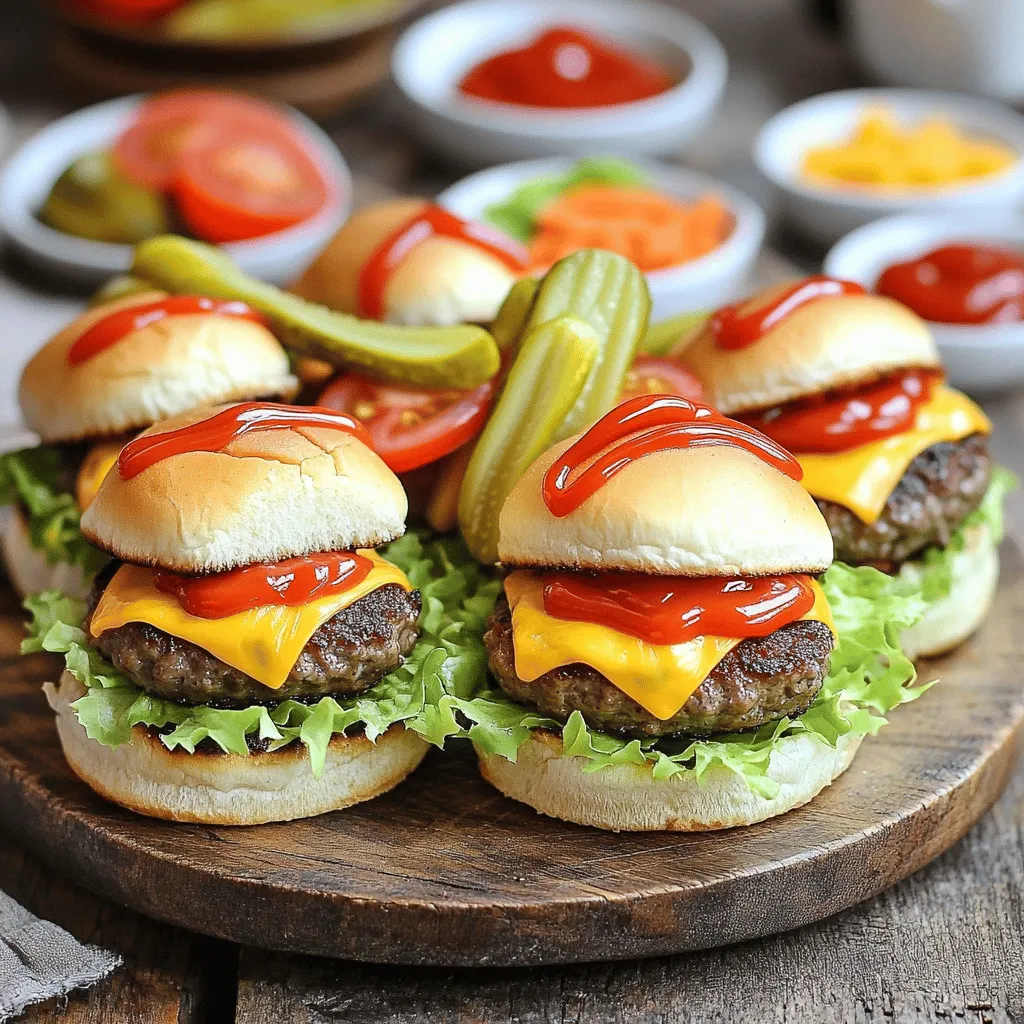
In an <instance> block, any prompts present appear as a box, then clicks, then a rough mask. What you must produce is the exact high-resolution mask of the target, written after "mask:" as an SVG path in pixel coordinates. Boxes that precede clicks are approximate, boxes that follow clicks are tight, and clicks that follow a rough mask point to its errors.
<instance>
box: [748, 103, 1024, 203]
mask: <svg viewBox="0 0 1024 1024" xmlns="http://www.w3.org/2000/svg"><path fill="white" fill-rule="evenodd" d="M872 101H874V102H876V103H877V104H878V105H884V104H885V103H886V101H888V102H889V103H890V104H894V105H898V104H902V103H914V104H919V105H922V106H934V107H938V108H940V109H939V111H938V112H941V113H944V114H947V116H949V119H950V120H951V121H953V122H954V123H955V124H958V125H959V124H960V123H961V120H960V118H958V117H957V112H961V113H963V112H966V111H973V112H976V113H977V114H978V116H979V117H981V118H983V119H984V120H989V121H993V122H999V123H1001V124H1002V125H1003V126H1004V130H1005V132H1006V134H1005V135H1000V136H999V137H1000V141H1002V142H1005V143H1007V144H1008V145H1011V146H1013V148H1014V149H1015V150H1016V151H1017V160H1016V162H1015V163H1013V164H1011V166H1010V167H1008V168H1007V169H1006V170H1005V171H1002V172H1000V173H998V174H993V175H988V176H986V177H985V178H984V179H982V180H980V181H978V182H976V183H974V184H969V185H949V186H938V187H934V188H928V189H927V190H924V189H922V190H920V191H917V190H913V191H912V190H898V189H897V190H893V191H892V192H886V191H882V190H878V191H870V192H864V193H860V192H855V191H850V190H847V189H844V188H843V187H842V186H841V185H836V186H829V185H824V184H823V185H820V186H818V185H812V184H809V183H807V182H806V181H803V180H801V179H799V178H797V177H796V176H794V175H788V174H782V173H779V172H778V171H777V170H776V165H775V161H774V160H773V159H772V156H771V155H770V154H771V152H772V150H771V145H772V142H773V139H774V136H775V134H776V133H777V132H779V131H781V130H782V128H783V127H784V126H788V125H789V124H790V123H792V122H793V121H794V120H798V119H800V118H802V117H804V116H805V115H807V114H808V113H809V112H811V111H816V110H820V109H821V108H823V107H826V108H827V107H828V106H831V105H837V104H843V105H846V104H848V103H857V102H859V103H862V104H864V105H865V106H866V105H868V104H869V103H870V102H872ZM943 105H946V106H948V107H950V108H956V109H955V110H950V111H948V112H947V111H943V110H941V108H942V107H943ZM996 134H997V135H999V133H998V132H996ZM1007 136H1013V137H1012V138H1010V137H1007ZM812 144H813V143H812ZM753 158H754V163H755V164H756V165H757V169H758V170H759V171H760V172H761V173H762V174H763V175H764V176H765V177H766V178H768V180H769V181H771V182H772V184H774V185H776V186H777V187H779V188H781V189H784V190H785V191H787V192H791V193H792V194H794V195H798V196H801V197H803V198H805V199H813V200H818V201H827V202H830V203H833V204H834V205H836V206H843V207H846V208H849V209H858V210H886V209H891V210H896V209H900V210H906V209H908V208H909V209H917V208H921V207H927V206H928V204H929V203H932V202H935V201H936V200H948V199H960V198H962V199H965V200H969V199H978V198H983V197H984V196H986V195H987V194H990V193H996V192H999V191H1000V190H1001V189H1003V188H1005V187H1006V186H1007V185H1008V184H1010V183H1012V182H1014V181H1015V180H1017V181H1020V182H1022V183H1024V115H1021V114H1019V113H1017V111H1015V110H1013V109H1012V108H1011V107H1007V106H1005V105H1003V104H1001V103H999V102H997V101H996V100H990V99H987V98H985V97H982V96H974V95H971V94H969V93H960V92H950V91H944V90H940V89H908V88H900V87H884V86H878V87H864V88H859V89H840V90H836V91H834V92H826V93H821V94H819V95H817V96H810V97H808V98H807V99H803V100H799V101H798V102H796V103H793V104H791V105H790V106H788V107H786V108H785V109H784V110H780V111H779V112H778V113H777V114H775V115H773V116H772V117H770V118H769V119H768V120H767V121H766V122H765V123H764V124H763V125H762V126H761V128H760V130H759V131H758V133H757V136H756V138H755V139H754V144H753Z"/></svg>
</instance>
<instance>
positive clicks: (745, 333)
mask: <svg viewBox="0 0 1024 1024" xmlns="http://www.w3.org/2000/svg"><path fill="white" fill-rule="evenodd" d="M866 294H867V293H866V292H865V291H864V289H863V288H862V287H861V286H860V285H859V284H855V283H854V282H853V281H840V280H839V279H838V278H835V277H825V276H824V275H822V274H816V275H815V276H814V277H805V278H804V279H803V280H802V281H797V283H796V284H794V285H793V286H792V287H790V288H787V289H786V290H785V291H784V292H783V293H782V294H781V295H779V296H777V297H776V298H774V299H772V301H771V302H769V303H766V304H765V305H761V306H757V307H756V308H755V309H752V310H750V312H748V313H741V312H740V310H741V309H743V308H744V307H745V306H746V305H747V304H748V303H747V302H737V303H735V304H734V305H732V306H723V307H722V308H721V309H720V310H718V311H717V312H716V313H715V315H714V316H713V317H712V318H711V333H712V334H713V335H714V338H715V342H716V344H717V345H718V347H719V348H724V349H729V350H730V351H732V350H734V349H739V348H746V347H747V346H748V345H752V344H753V343H754V342H755V341H757V340H758V338H762V337H763V336H764V335H766V334H767V333H768V332H769V331H770V330H771V329H772V328H773V327H775V326H776V325H777V324H779V323H781V322H782V321H783V320H785V319H786V317H787V316H789V315H790V314H791V313H795V312H796V311H797V310H798V309H800V308H801V307H802V306H806V305H807V304H808V303H809V302H815V301H817V300H818V299H828V298H832V297H833V296H835V295H866Z"/></svg>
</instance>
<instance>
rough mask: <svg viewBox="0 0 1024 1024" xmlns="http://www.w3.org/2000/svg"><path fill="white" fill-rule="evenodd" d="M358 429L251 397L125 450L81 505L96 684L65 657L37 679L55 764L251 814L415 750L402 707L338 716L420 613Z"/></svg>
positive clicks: (345, 784)
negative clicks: (392, 548)
mask: <svg viewBox="0 0 1024 1024" xmlns="http://www.w3.org/2000/svg"><path fill="white" fill-rule="evenodd" d="M364 437H365V434H364V433H363V432H362V429H361V427H360V426H359V424H358V423H357V422H356V421H354V420H352V419H351V418H350V417H347V416H344V415H341V414H338V413H334V412H331V411H329V410H324V409H317V408H315V407H305V406H286V405H276V404H273V403H255V402H253V403H244V404H241V405H234V406H227V407H223V408H221V409H219V410H218V409H205V410H200V411H194V412H191V413H187V414H185V415H182V416H178V417H175V418H173V419H170V420H167V421H164V422H162V423H158V424H157V425H155V426H154V427H152V428H150V429H149V430H147V431H145V432H144V433H143V434H141V435H140V436H139V437H137V438H135V439H134V440H133V441H131V442H129V443H128V444H127V445H126V446H125V447H124V448H123V449H122V451H121V453H120V455H119V456H118V460H117V466H116V468H115V469H113V470H111V472H110V473H109V474H108V475H107V477H106V479H105V480H104V481H103V483H102V485H101V486H100V489H99V493H98V494H97V496H96V499H95V501H94V502H93V503H92V504H91V505H90V506H89V508H88V510H87V511H86V513H85V515H84V516H83V517H82V531H83V533H84V534H85V535H86V536H87V537H88V538H89V540H90V541H91V542H92V543H94V544H95V545H96V546H97V547H99V548H102V549H103V550H104V551H106V552H108V553H109V554H110V555H111V556H112V557H113V558H114V559H115V560H116V561H115V562H114V563H112V564H111V566H110V567H108V569H106V570H105V571H104V572H103V573H101V574H100V576H99V577H98V578H97V583H96V586H95V588H94V593H93V595H92V598H91V601H90V605H89V611H88V613H87V615H86V618H85V622H84V633H85V638H84V639H83V643H87V645H88V648H89V649H91V653H90V655H89V659H88V660H89V662H90V664H91V659H92V658H94V657H100V658H103V659H106V660H107V662H108V664H107V669H106V670H105V674H104V672H101V673H100V674H101V675H104V679H105V681H100V682H97V683H96V686H97V687H99V691H101V692H98V691H97V690H96V689H93V688H91V687H88V686H86V685H83V681H82V674H83V669H82V664H83V661H84V660H86V659H82V660H79V661H78V662H77V663H74V662H73V661H72V660H71V659H69V668H70V669H72V670H74V669H77V672H76V673H75V674H73V673H72V671H67V672H65V673H64V675H63V677H62V679H61V683H60V688H59V690H53V689H52V688H51V690H50V693H49V697H50V701H51V706H52V707H53V708H54V710H55V711H56V713H57V730H58V733H59V735H60V740H61V743H62V745H63V748H64V753H65V756H66V757H67V760H68V763H69V764H70V765H71V767H72V769H73V770H74V771H75V773H76V774H78V775H79V776H80V777H81V778H82V779H83V780H84V781H85V782H86V783H88V784H89V785H90V786H92V788H93V789H95V790H96V791H97V792H98V793H100V794H101V795H102V796H104V797H106V798H107V799H109V800H112V801H114V802H115V803H118V804H121V805H123V806H125V807H128V808H131V809H132V810H135V811H138V812H140V813H142V814H148V815H152V816H155V817H161V818H169V819H174V820H182V821H201V822H210V823H217V824H254V823H258V822H265V821H277V820H288V819H292V818H299V817H305V816H309V815H313V814H320V813H323V812H325V811H330V810H335V809H337V808H340V807H346V806H348V805H349V804H353V803H356V802H358V801H360V800H367V799H370V798H371V797H374V796H377V795H378V794H379V793H382V792H384V791H386V790H388V789H390V788H392V787H393V786H395V785H396V784H397V783H399V782H400V781H401V780H402V779H404V778H405V776H406V775H408V774H409V772H411V771H412V770H413V769H414V768H415V767H416V766H417V765H418V764H419V762H420V760H421V759H422V758H423V755H424V753H425V751H426V749H427V744H426V743H425V742H424V741H423V740H422V739H420V737H419V736H418V735H416V733H414V732H412V731H410V730H406V729H405V727H404V726H403V725H402V724H401V721H400V720H397V719H396V722H395V724H393V725H391V727H390V728H387V727H386V726H384V727H382V728H381V729H380V730H379V732H380V734H379V735H377V736H376V737H375V739H376V742H371V738H374V736H373V734H372V733H371V734H370V736H368V735H367V733H368V732H369V729H366V730H365V731H353V732H352V734H351V735H349V734H347V732H346V730H348V729H349V728H350V726H353V725H355V724H356V723H358V722H366V721H367V719H366V718H365V717H362V718H361V717H360V713H361V714H363V715H365V714H366V713H367V712H365V711H362V712H360V710H359V708H358V703H359V702H358V701H357V700H356V698H357V697H363V700H364V701H366V702H372V701H373V699H374V698H373V695H372V694H371V693H369V691H371V689H372V688H373V687H374V685H375V684H377V683H379V682H380V681H381V680H382V678H383V677H385V676H386V675H388V673H391V672H392V671H393V670H395V669H397V668H398V667H399V666H401V665H402V663H403V659H404V657H405V655H406V654H407V653H408V652H409V651H410V650H411V648H412V647H413V645H414V643H415V642H416V638H417V635H418V630H417V618H418V615H419V611H420V596H419V592H418V591H415V590H413V588H412V586H411V585H410V583H409V581H408V580H407V579H406V577H405V575H404V574H403V573H402V572H401V571H400V570H399V569H398V568H397V567H396V566H394V565H392V564H390V563H388V562H386V561H385V560H384V559H383V558H381V557H380V556H379V555H378V554H377V553H376V552H375V551H374V548H375V547H376V546H377V545H379V544H382V543H384V542H386V541H389V540H392V539H394V538H396V537H399V536H401V534H402V533H403V532H404V529H405V513H406V499H405V494H404V492H403V491H402V488H401V486H400V485H399V483H398V480H397V479H396V478H395V476H394V474H392V473H391V472H390V470H388V469H387V467H386V466H385V465H384V464H383V463H382V462H381V460H380V459H379V458H378V456H377V455H375V454H374V453H373V451H371V450H370V449H369V448H368V447H367V446H366V445H365V444H364V443H363V438H364ZM110 666H112V668H111V667H110ZM117 686H121V687H123V688H124V689H123V691H122V692H123V694H124V696H123V697H122V698H121V703H120V705H118V707H114V706H113V705H111V703H110V701H111V695H110V692H109V690H110V688H111V687H117ZM96 701H99V702H100V706H99V707H98V709H97V708H96V707H93V706H92V705H93V704H95V703H96ZM91 702H92V703H91ZM384 714H385V710H384V709H381V711H380V713H379V714H378V715H376V716H375V719H374V720H376V721H378V723H379V722H380V721H381V720H382V718H383V716H384ZM119 730H123V731H119ZM328 740H329V742H328ZM296 741H300V742H296ZM318 744H319V749H318V752H317V753H315V754H314V748H316V747H317V745H318Z"/></svg>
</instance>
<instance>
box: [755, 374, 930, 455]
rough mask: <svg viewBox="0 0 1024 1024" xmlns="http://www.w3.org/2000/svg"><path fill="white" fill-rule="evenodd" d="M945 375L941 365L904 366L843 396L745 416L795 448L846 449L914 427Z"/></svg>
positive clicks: (780, 440)
mask: <svg viewBox="0 0 1024 1024" xmlns="http://www.w3.org/2000/svg"><path fill="white" fill-rule="evenodd" d="M941 380H942V374H941V373H940V372H938V371H936V370H904V371H902V372H900V373H895V374H892V375H891V376H888V377H885V378H883V379H882V380H880V381H876V382H875V383H873V384H869V385H867V387H863V388H858V389H857V390H856V391H850V392H847V393H846V394H841V395H838V396H831V397H828V396H820V397H815V398H812V399H808V400H806V401H802V402H794V403H791V404H789V405H783V406H777V407H776V408H774V409H768V410H767V411H765V412H759V413H757V414H756V415H752V416H751V415H748V416H744V417H743V419H744V421H745V422H746V423H749V424H750V425H751V426H752V427H756V428H757V429H758V430H760V431H761V432H762V433H763V434H767V435H768V437H770V438H772V440H774V441H778V443H779V444H781V445H782V446H783V447H784V448H788V449H789V450H790V451H794V452H804V453H810V452H843V451H847V450H848V449H850V448H859V447H860V446H861V445H862V444H868V443H869V442H871V441H880V440H881V439H882V438H883V437H891V436H892V435H893V434H902V433H904V432H905V431H907V430H910V428H911V427H913V425H914V420H915V419H916V418H917V410H918V409H920V408H921V406H922V405H924V403H925V402H927V401H928V399H929V398H930V397H931V393H932V391H933V390H934V388H935V386H936V385H937V384H938V383H939V382H940V381H941Z"/></svg>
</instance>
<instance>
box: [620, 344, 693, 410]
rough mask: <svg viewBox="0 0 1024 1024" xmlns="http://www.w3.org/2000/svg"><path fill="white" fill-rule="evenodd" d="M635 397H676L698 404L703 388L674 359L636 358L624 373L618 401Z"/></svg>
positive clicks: (657, 357) (640, 356)
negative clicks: (624, 377) (692, 400)
mask: <svg viewBox="0 0 1024 1024" xmlns="http://www.w3.org/2000/svg"><path fill="white" fill-rule="evenodd" d="M637 395H679V396H680V397H681V398H690V399H694V400H696V401H698V402H702V401H704V388H703V387H701V383H700V381H699V380H698V379H697V377H696V376H695V375H694V374H692V373H691V372H690V371H689V370H687V369H686V367H684V366H680V365H679V363H677V362H675V361H674V360H672V359H665V358H663V357H661V356H645V355H639V356H637V357H636V360H635V361H634V363H633V365H632V367H631V368H630V370H629V372H628V373H627V374H626V383H625V384H624V385H623V387H622V395H621V398H620V401H623V402H624V401H625V400H626V399H627V398H635V397H636V396H637Z"/></svg>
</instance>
